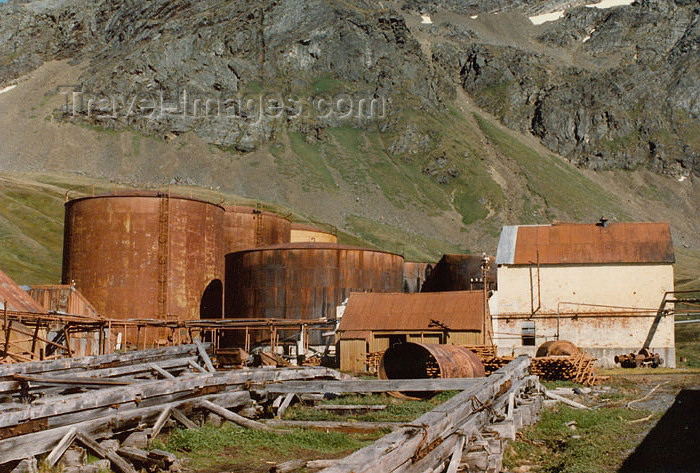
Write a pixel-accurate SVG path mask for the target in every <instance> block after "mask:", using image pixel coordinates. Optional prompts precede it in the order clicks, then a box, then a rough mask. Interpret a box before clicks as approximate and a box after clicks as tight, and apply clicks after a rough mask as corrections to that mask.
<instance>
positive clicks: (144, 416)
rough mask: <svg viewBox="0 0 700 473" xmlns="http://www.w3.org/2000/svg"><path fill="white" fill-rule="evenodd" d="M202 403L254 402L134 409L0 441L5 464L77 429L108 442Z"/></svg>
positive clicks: (235, 397) (221, 397) (244, 398)
mask: <svg viewBox="0 0 700 473" xmlns="http://www.w3.org/2000/svg"><path fill="white" fill-rule="evenodd" d="M202 400H210V401H215V402H216V403H218V405H220V406H222V407H227V408H230V407H240V406H242V405H245V404H247V403H248V402H250V393H249V392H247V391H236V392H230V393H222V394H211V395H207V396H203V397H200V398H197V399H187V400H181V401H177V402H173V403H169V404H166V405H158V406H152V407H145V408H137V409H132V410H129V411H125V412H120V413H118V414H114V415H108V416H101V417H96V418H93V419H90V420H86V421H83V422H80V423H78V424H75V425H70V426H64V427H57V428H54V429H48V430H42V431H40V432H35V433H31V434H26V435H22V436H20V437H13V438H9V439H5V440H0V458H2V459H3V461H13V460H21V459H23V458H27V457H31V456H36V455H41V454H42V453H46V452H49V451H51V449H53V448H54V446H55V445H56V443H57V442H59V441H60V440H61V439H62V438H63V436H64V435H65V434H66V433H67V432H69V431H70V429H72V428H73V427H75V428H76V429H78V430H79V431H81V432H84V433H86V434H88V435H91V436H93V437H95V438H106V437H110V436H112V435H113V433H114V432H116V431H118V430H121V429H129V428H136V427H138V426H140V425H142V424H144V423H148V422H152V421H153V420H155V419H156V418H157V417H158V415H160V413H161V412H162V410H163V409H164V408H165V407H168V406H170V407H174V408H177V409H184V410H191V409H194V408H197V407H198V406H199V402H200V401H202Z"/></svg>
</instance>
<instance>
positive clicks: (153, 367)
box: [149, 363, 175, 379]
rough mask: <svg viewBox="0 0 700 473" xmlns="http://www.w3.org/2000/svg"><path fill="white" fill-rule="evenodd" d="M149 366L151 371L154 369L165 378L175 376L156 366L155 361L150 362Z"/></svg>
mask: <svg viewBox="0 0 700 473" xmlns="http://www.w3.org/2000/svg"><path fill="white" fill-rule="evenodd" d="M149 366H150V367H151V369H152V370H153V371H155V372H156V373H158V374H159V375H161V376H162V377H163V378H165V379H173V378H175V376H173V375H171V374H170V373H168V372H167V371H165V370H164V369H163V368H161V367H160V366H158V365H157V364H155V363H151V364H150V365H149Z"/></svg>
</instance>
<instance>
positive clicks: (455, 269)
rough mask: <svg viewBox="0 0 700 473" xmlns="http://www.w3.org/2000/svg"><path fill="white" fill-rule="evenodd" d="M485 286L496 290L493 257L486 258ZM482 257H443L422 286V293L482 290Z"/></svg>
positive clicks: (495, 270) (495, 272)
mask: <svg viewBox="0 0 700 473" xmlns="http://www.w3.org/2000/svg"><path fill="white" fill-rule="evenodd" d="M487 258H488V261H489V268H488V270H487V271H486V284H487V288H488V289H489V290H496V289H497V280H496V276H497V268H496V264H495V261H496V259H495V258H494V257H493V256H488V257H487ZM482 260H483V256H482V255H444V256H443V257H442V258H441V259H440V261H438V263H437V264H436V265H435V267H434V268H433V270H432V272H431V274H430V277H429V278H427V280H426V281H425V283H424V284H423V288H422V292H444V291H470V290H475V289H482V288H483V284H482V282H481V279H482V276H483V275H482V269H481V264H482Z"/></svg>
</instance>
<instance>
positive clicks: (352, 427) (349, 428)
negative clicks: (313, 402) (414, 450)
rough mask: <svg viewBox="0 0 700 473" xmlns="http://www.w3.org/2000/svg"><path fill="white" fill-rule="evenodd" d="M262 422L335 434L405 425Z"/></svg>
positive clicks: (298, 421) (311, 421) (304, 421)
mask: <svg viewBox="0 0 700 473" xmlns="http://www.w3.org/2000/svg"><path fill="white" fill-rule="evenodd" d="M262 422H263V423H264V424H265V425H268V426H270V427H280V428H300V429H313V430H320V431H322V432H326V431H337V432H376V431H377V430H383V429H390V430H396V429H399V428H401V427H403V426H405V425H406V423H405V422H347V421H327V420H323V421H317V420H279V419H263V420H262Z"/></svg>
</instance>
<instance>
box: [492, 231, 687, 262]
mask: <svg viewBox="0 0 700 473" xmlns="http://www.w3.org/2000/svg"><path fill="white" fill-rule="evenodd" d="M499 248H500V244H499ZM538 262H539V264H600V263H674V262H675V256H674V252H673V243H672V240H671V229H670V227H669V225H668V223H650V222H635V223H607V222H601V223H598V224H579V223H554V224H552V225H537V226H521V227H518V230H517V239H516V242H515V252H514V255H513V260H512V262H511V263H508V262H505V263H504V264H528V265H529V264H537V263H538ZM499 263H501V262H500V261H499Z"/></svg>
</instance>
